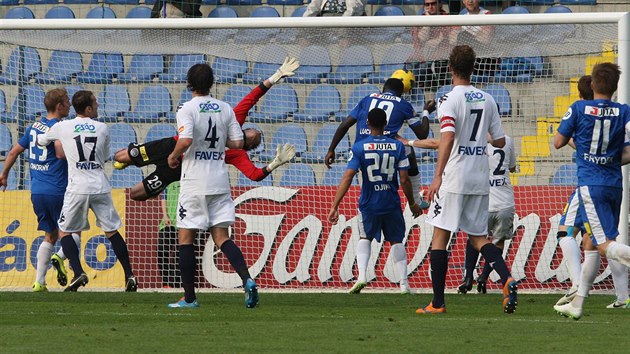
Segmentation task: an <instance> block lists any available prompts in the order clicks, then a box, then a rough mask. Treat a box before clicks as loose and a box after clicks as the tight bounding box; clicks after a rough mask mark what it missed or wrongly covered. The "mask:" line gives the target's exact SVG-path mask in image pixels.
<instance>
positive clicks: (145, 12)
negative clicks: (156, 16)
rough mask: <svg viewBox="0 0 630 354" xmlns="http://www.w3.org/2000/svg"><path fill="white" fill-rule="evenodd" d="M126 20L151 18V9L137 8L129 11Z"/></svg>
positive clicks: (146, 7)
mask: <svg viewBox="0 0 630 354" xmlns="http://www.w3.org/2000/svg"><path fill="white" fill-rule="evenodd" d="M125 17H126V18H151V8H150V7H148V6H136V7H134V8H133V9H131V10H129V12H128V13H127V16H125Z"/></svg>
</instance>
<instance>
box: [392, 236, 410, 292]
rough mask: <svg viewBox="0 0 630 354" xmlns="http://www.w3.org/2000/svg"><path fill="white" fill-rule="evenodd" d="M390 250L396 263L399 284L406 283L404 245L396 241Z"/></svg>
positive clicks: (405, 253)
mask: <svg viewBox="0 0 630 354" xmlns="http://www.w3.org/2000/svg"><path fill="white" fill-rule="evenodd" d="M390 252H391V253H392V259H393V260H394V264H395V265H396V267H395V268H396V271H398V274H399V277H398V279H400V281H399V284H401V285H403V284H404V285H407V252H406V251H405V246H403V244H402V243H397V244H395V245H392V248H391V250H390Z"/></svg>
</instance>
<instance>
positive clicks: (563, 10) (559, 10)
mask: <svg viewBox="0 0 630 354" xmlns="http://www.w3.org/2000/svg"><path fill="white" fill-rule="evenodd" d="M554 1H555V0H553V1H551V4H549V5H552V4H553V3H554ZM545 13H546V14H570V13H573V11H571V9H570V8H568V7H566V6H564V5H554V6H551V7H550V8H548V9H547V10H545Z"/></svg>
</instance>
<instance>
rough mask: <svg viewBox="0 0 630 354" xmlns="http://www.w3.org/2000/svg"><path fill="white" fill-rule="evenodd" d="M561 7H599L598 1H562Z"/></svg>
mask: <svg viewBox="0 0 630 354" xmlns="http://www.w3.org/2000/svg"><path fill="white" fill-rule="evenodd" d="M560 5H597V0H560Z"/></svg>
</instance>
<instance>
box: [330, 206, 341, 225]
mask: <svg viewBox="0 0 630 354" xmlns="http://www.w3.org/2000/svg"><path fill="white" fill-rule="evenodd" d="M328 221H330V223H331V224H333V225H337V221H339V210H337V209H335V208H333V209H330V211H329V212H328Z"/></svg>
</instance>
